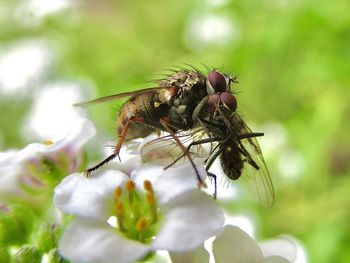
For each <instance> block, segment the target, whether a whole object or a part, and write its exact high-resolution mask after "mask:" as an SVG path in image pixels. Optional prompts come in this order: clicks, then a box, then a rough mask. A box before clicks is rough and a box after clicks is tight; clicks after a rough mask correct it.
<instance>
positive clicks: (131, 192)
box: [125, 180, 136, 204]
mask: <svg viewBox="0 0 350 263" xmlns="http://www.w3.org/2000/svg"><path fill="white" fill-rule="evenodd" d="M135 189H136V185H135V183H134V181H131V180H128V181H126V183H125V190H126V191H127V192H128V193H129V203H130V204H132V203H133V202H134V193H135Z"/></svg>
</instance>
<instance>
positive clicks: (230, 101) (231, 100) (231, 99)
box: [220, 92, 237, 111]
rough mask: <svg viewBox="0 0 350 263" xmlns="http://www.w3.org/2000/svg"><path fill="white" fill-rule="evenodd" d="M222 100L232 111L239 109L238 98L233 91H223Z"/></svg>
mask: <svg viewBox="0 0 350 263" xmlns="http://www.w3.org/2000/svg"><path fill="white" fill-rule="evenodd" d="M220 100H221V101H222V102H223V103H225V104H226V105H227V107H229V108H230V110H232V111H236V110H237V100H236V98H235V96H233V95H232V94H231V93H228V92H223V93H221V94H220Z"/></svg>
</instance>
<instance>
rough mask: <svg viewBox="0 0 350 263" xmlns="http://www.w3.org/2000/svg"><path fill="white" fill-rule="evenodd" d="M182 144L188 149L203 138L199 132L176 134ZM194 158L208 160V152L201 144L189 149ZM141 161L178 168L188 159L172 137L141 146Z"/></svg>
mask: <svg viewBox="0 0 350 263" xmlns="http://www.w3.org/2000/svg"><path fill="white" fill-rule="evenodd" d="M175 135H176V136H177V137H178V139H179V140H180V141H181V143H182V144H183V145H184V146H185V147H186V148H187V147H188V146H189V145H190V144H191V143H192V142H194V141H196V140H198V139H199V138H201V137H202V136H203V133H202V132H201V131H199V130H195V131H189V132H179V133H176V134H175ZM189 152H190V155H191V156H192V157H193V158H206V157H207V156H208V152H207V151H206V149H205V147H203V146H202V145H201V144H199V145H192V146H191V147H190V149H189ZM140 153H141V159H142V160H143V161H144V162H148V163H153V164H158V165H163V166H166V167H173V166H174V167H176V166H180V165H182V164H184V162H185V161H186V158H185V157H184V152H183V151H182V149H181V147H180V146H179V145H178V144H177V142H176V141H175V140H174V139H173V138H172V136H171V135H165V136H161V137H159V138H156V139H153V140H151V141H148V142H146V143H145V144H143V145H141V150H140Z"/></svg>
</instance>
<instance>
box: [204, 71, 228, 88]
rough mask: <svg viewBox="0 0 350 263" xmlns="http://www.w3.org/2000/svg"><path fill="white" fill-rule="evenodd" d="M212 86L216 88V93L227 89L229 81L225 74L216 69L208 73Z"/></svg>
mask: <svg viewBox="0 0 350 263" xmlns="http://www.w3.org/2000/svg"><path fill="white" fill-rule="evenodd" d="M208 81H209V84H210V86H211V87H212V88H213V89H214V93H217V92H225V91H227V81H226V78H225V76H224V75H223V74H221V73H220V72H217V71H215V70H213V71H210V72H209V74H208Z"/></svg>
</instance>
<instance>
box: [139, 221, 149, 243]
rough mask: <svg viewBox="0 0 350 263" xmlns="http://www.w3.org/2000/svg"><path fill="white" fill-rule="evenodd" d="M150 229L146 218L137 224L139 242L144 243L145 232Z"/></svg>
mask: <svg viewBox="0 0 350 263" xmlns="http://www.w3.org/2000/svg"><path fill="white" fill-rule="evenodd" d="M147 228H148V222H147V220H146V218H144V217H140V218H139V219H138V220H137V222H136V229H137V231H138V232H139V240H140V241H141V242H142V241H144V239H145V231H146V229H147Z"/></svg>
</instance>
